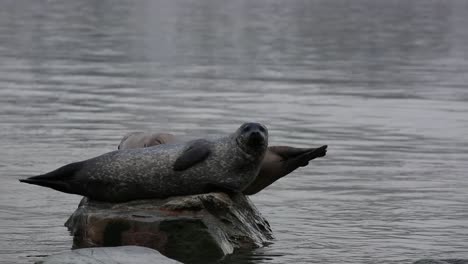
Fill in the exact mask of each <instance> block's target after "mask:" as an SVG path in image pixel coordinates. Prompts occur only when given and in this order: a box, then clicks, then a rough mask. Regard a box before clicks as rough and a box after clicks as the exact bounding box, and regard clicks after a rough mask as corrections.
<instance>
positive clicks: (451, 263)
mask: <svg viewBox="0 0 468 264" xmlns="http://www.w3.org/2000/svg"><path fill="white" fill-rule="evenodd" d="M413 264H468V259H421V260H418V261H416V262H414V263H413Z"/></svg>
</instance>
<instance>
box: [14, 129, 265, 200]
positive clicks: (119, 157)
mask: <svg viewBox="0 0 468 264" xmlns="http://www.w3.org/2000/svg"><path fill="white" fill-rule="evenodd" d="M267 146H268V131H267V129H266V127H264V126H263V125H261V124H259V123H245V124H243V125H242V126H240V127H239V128H238V129H237V130H236V132H234V133H233V134H231V135H229V136H227V137H223V138H219V139H216V140H211V141H210V140H206V139H198V140H194V141H190V142H187V143H178V144H164V145H161V146H154V147H147V148H137V149H124V150H117V151H113V152H109V153H106V154H103V155H101V156H98V157H95V158H92V159H88V160H85V161H81V162H75V163H71V164H68V165H65V166H63V167H60V168H58V169H56V170H54V171H52V172H49V173H46V174H43V175H39V176H34V177H30V178H27V179H22V180H20V181H21V182H25V183H29V184H36V185H40V186H45V187H49V188H52V189H55V190H58V191H61V192H65V193H71V194H79V195H83V196H86V197H88V198H90V199H93V200H98V201H107V202H123V201H130V200H137V199H149V198H166V197H169V196H177V195H191V194H200V193H206V192H212V191H222V192H241V191H242V190H244V189H245V188H246V187H247V186H248V185H249V184H250V183H251V182H252V181H254V179H255V178H256V176H257V174H258V172H259V170H260V164H261V162H262V160H263V157H264V155H265V152H266V149H267Z"/></svg>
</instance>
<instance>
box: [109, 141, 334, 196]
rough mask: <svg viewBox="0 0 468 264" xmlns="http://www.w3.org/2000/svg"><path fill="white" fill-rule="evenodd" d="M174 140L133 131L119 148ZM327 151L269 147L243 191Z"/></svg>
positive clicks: (323, 148)
mask: <svg viewBox="0 0 468 264" xmlns="http://www.w3.org/2000/svg"><path fill="white" fill-rule="evenodd" d="M174 142H177V138H176V137H175V136H174V135H172V134H169V133H145V132H133V133H130V134H127V135H126V136H124V137H123V138H122V140H121V142H120V144H119V147H118V149H131V148H144V147H150V146H157V145H161V144H170V143H174ZM326 153H327V145H324V146H321V147H319V148H294V147H290V146H271V147H268V149H267V151H266V153H265V157H264V159H263V161H262V164H261V169H260V171H259V173H258V175H257V177H256V178H255V180H254V181H253V182H252V183H251V184H250V185H249V186H248V187H247V188H246V189H244V190H243V191H242V192H243V193H244V194H246V195H253V194H256V193H258V192H260V191H261V190H263V189H265V188H266V187H268V186H270V185H271V184H272V183H274V182H275V181H277V180H279V179H281V178H282V177H284V176H286V175H288V174H289V173H291V172H293V171H294V170H296V169H297V168H300V167H305V166H307V165H308V164H309V161H311V160H313V159H315V158H319V157H323V156H325V155H326Z"/></svg>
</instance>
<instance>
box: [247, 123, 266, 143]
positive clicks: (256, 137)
mask: <svg viewBox="0 0 468 264" xmlns="http://www.w3.org/2000/svg"><path fill="white" fill-rule="evenodd" d="M260 127H261V126H258V125H250V126H249V132H248V137H249V144H250V145H261V144H263V142H264V141H265V135H264V134H263V133H264V132H263V131H262V130H260Z"/></svg>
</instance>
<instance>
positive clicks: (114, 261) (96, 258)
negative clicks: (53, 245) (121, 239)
mask: <svg viewBox="0 0 468 264" xmlns="http://www.w3.org/2000/svg"><path fill="white" fill-rule="evenodd" d="M119 263H132V264H147V263H155V264H156V263H157V264H177V263H180V262H178V261H175V260H172V259H169V258H167V257H165V256H163V255H161V253H159V252H158V251H156V250H154V249H150V248H145V247H137V246H124V247H100V248H82V249H76V250H72V251H67V252H63V253H60V254H57V255H52V256H49V257H47V258H45V259H44V260H43V261H40V262H37V264H119Z"/></svg>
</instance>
